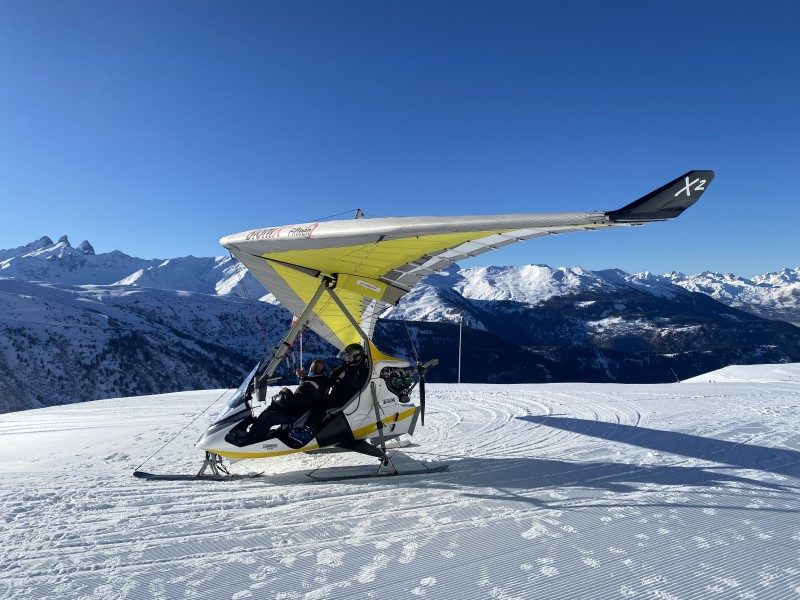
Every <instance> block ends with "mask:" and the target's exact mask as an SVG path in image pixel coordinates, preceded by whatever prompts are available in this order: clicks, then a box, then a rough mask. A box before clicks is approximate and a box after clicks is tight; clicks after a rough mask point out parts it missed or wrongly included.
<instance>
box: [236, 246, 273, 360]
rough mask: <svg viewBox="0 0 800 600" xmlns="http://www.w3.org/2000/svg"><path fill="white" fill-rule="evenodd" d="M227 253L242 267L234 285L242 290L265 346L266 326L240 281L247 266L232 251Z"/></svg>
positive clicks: (267, 342) (267, 338)
mask: <svg viewBox="0 0 800 600" xmlns="http://www.w3.org/2000/svg"><path fill="white" fill-rule="evenodd" d="M228 254H229V255H230V257H231V260H234V261H236V263H237V264H239V265H241V267H242V268H243V269H244V274H243V275H242V276H241V277H240V278H239V280H238V281H237V282H236V287H239V288H241V290H242V292H243V294H244V297H245V299H246V300H247V301H248V302H247V306H248V308H249V309H250V313H251V315H252V316H253V319H254V320H255V322H256V324H257V325H258V328H259V329H260V330H261V335H262V341H263V342H264V345H265V346H268V345H269V335H268V333H267V328H266V327H265V326H264V323H262V322H261V319H260V318H259V316H258V312H257V311H256V310H255V308H254V307H253V305H252V304H251V302H252V301H253V300H252V298H250V293H249V292H248V291H247V286H246V285H244V283H242V282H243V281H244V278H245V277H246V276H247V273H248V271H247V267H245V266H244V263H242V261H240V260H239V259H238V258H236V257H235V256H234V255H233V253H232V252H228Z"/></svg>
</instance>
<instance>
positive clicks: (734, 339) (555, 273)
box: [0, 236, 800, 412]
mask: <svg viewBox="0 0 800 600" xmlns="http://www.w3.org/2000/svg"><path fill="white" fill-rule="evenodd" d="M0 257H2V259H1V260H0V412H3V411H8V410H17V409H21V408H29V407H35V406H42V405H51V404H63V403H69V402H74V401H77V400H79V399H89V398H99V397H111V396H119V395H132V394H141V393H158V392H167V391H176V390H183V389H195V388H198V387H224V386H229V385H234V384H236V383H237V382H238V380H239V378H240V377H241V376H242V375H243V373H244V372H245V371H246V370H248V368H249V367H250V366H251V365H252V364H253V363H254V362H255V360H257V359H258V358H260V357H261V356H262V355H263V353H264V352H265V350H267V349H268V348H269V347H270V346H271V345H272V344H274V343H275V341H276V340H277V338H278V336H279V335H280V334H281V333H282V332H283V330H284V329H285V326H286V324H287V322H288V319H289V315H288V313H287V312H286V311H285V310H284V309H283V308H282V307H281V306H280V305H279V304H276V303H275V302H274V298H273V297H272V296H271V294H268V293H267V294H265V290H264V289H263V287H262V286H261V284H260V283H259V282H257V281H256V280H255V279H254V278H253V277H252V275H250V274H249V273H248V272H246V271H245V270H244V269H243V268H242V267H241V265H240V264H238V263H237V262H235V261H233V260H232V259H231V258H228V257H216V258H196V257H191V256H189V257H183V258H176V259H169V260H161V259H155V260H145V259H139V258H135V257H131V256H129V255H127V254H124V253H122V252H117V251H115V252H109V253H106V254H96V253H95V252H94V250H93V248H92V246H91V244H90V243H89V242H83V243H82V244H80V245H79V246H78V247H77V248H73V247H72V245H71V244H70V242H69V240H68V239H67V238H66V236H64V237H62V238H60V239H59V240H58V242H56V243H53V242H52V240H51V239H50V238H47V237H44V238H41V239H39V240H36V241H35V242H32V243H30V244H27V245H25V246H22V247H20V248H15V249H11V250H2V251H0ZM796 279H797V278H796V273H795V272H791V271H788V270H787V271H785V272H783V273H781V274H773V275H770V276H764V277H763V279H762V280H758V281H756V279H755V278H754V280H753V281H754V282H756V283H757V284H759V285H761V286H762V287H764V288H765V289H766V286H770V289H773V290H778V289H785V290H788V292H787V293H786V294H784V295H781V294H778V293H777V292H776V293H775V294H773V296H772V297H777V298H783V297H784V296H785V297H788V298H792V297H793V296H792V294H791V292H792V290H794V289H795V288H794V287H793V286H795V285H796ZM682 281H683V280H682V279H680V278H678V277H676V276H675V274H672V275H670V276H657V275H652V274H649V273H641V274H637V275H630V274H628V273H625V272H624V271H620V270H606V271H588V270H585V269H580V268H551V267H547V266H543V265H528V266H525V267H482V268H474V269H463V270H462V269H459V268H458V267H453V268H451V269H450V270H448V271H445V272H442V273H438V274H435V275H432V276H430V277H429V278H428V279H426V280H425V282H423V283H422V284H420V285H419V286H417V287H416V288H415V289H414V290H413V291H412V292H411V293H410V294H408V295H407V296H406V297H404V298H403V299H402V300H401V302H400V304H399V305H398V306H396V307H393V308H391V309H390V310H389V311H387V313H386V314H385V315H384V317H385V318H384V319H383V320H382V321H380V322H379V326H378V328H377V330H376V340H377V341H378V344H379V346H380V347H382V348H384V349H386V350H388V351H390V352H392V353H394V354H396V355H399V356H407V357H412V356H414V355H415V354H416V353H417V352H419V353H420V354H421V356H423V357H430V358H432V357H437V358H440V359H441V363H440V365H439V366H438V367H437V368H436V369H434V370H433V371H432V372H431V373H430V380H431V381H444V382H446V381H454V380H455V378H456V373H457V365H458V356H457V350H456V349H457V340H458V326H457V322H458V321H459V320H461V319H463V321H464V324H465V325H466V326H467V329H465V331H464V333H463V338H464V346H465V352H464V356H463V367H464V369H463V380H465V381H472V382H486V381H492V382H505V383H515V382H532V381H618V382H654V381H670V380H674V379H675V378H676V377H678V378H685V377H691V376H693V375H697V374H699V373H703V372H705V371H709V370H713V369H716V368H719V367H722V366H725V365H728V364H742V363H754V362H760V363H764V362H771V363H778V362H791V361H798V360H800V330H798V328H797V327H794V326H792V325H789V324H788V323H781V322H777V321H768V320H764V319H762V318H759V317H758V316H755V315H754V314H751V312H745V311H743V310H741V309H737V308H733V307H729V306H726V305H725V304H722V303H720V302H718V301H716V300H715V299H713V298H712V297H710V296H709V295H706V294H703V293H695V292H693V291H691V290H689V289H687V287H685V286H682V285H678V283H681V282H682ZM782 286H783V287H782ZM258 298H260V299H261V300H262V301H260V302H259V301H257V300H256V299H258ZM752 312H755V311H752ZM396 319H405V320H409V321H412V322H411V323H410V324H409V326H408V327H406V326H405V325H404V324H403V323H401V322H400V321H397V320H396ZM409 335H410V337H411V339H413V340H414V343H413V345H412V343H411V342H410V340H409ZM305 347H306V350H307V352H308V353H309V355H310V354H317V355H320V356H322V357H323V358H332V357H333V354H334V351H333V348H332V347H331V346H329V345H327V344H325V343H324V342H323V341H322V340H320V339H319V338H316V336H313V335H308V336H306V343H305Z"/></svg>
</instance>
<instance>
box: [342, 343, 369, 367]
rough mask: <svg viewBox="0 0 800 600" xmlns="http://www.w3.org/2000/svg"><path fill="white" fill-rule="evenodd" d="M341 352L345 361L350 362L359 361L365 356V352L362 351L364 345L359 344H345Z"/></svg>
mask: <svg viewBox="0 0 800 600" xmlns="http://www.w3.org/2000/svg"><path fill="white" fill-rule="evenodd" d="M342 352H343V353H344V359H345V361H347V362H348V363H351V364H354V363H360V362H361V361H362V360H364V359H365V358H366V357H367V355H366V353H365V352H364V346H362V345H361V344H356V343H353V344H347V346H345V347H344V350H342Z"/></svg>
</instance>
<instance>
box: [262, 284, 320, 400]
mask: <svg viewBox="0 0 800 600" xmlns="http://www.w3.org/2000/svg"><path fill="white" fill-rule="evenodd" d="M330 281H331V280H330V278H328V277H323V278H322V280H321V281H320V282H319V287H318V288H317V291H315V292H314V295H313V296H312V297H311V300H310V301H309V303H308V304H307V305H306V307H305V308H304V309H303V312H302V313H300V316H299V317H298V318H297V321H296V322H295V324H294V325H292V327H291V328H290V329H289V331H287V332H286V335H285V336H283V339H282V340H281V341H280V342H279V343H278V345H277V346H276V347H275V350H274V352H273V353H272V360H270V361H269V363H266V364H265V361H266V357H264V360H263V361H262V362H261V364H260V365H259V366H258V369H256V374H255V376H254V377H253V385H254V388H255V390H257V394H256V395H257V397H258V400H259V401H260V402H263V401H264V400H265V398H266V395H267V385H268V384H269V378H270V377H272V374H273V373H275V369H277V368H278V365H279V364H280V363H281V361H282V360H283V359H284V357H285V356H286V355H287V354H288V353H289V350H290V349H291V347H292V344H293V343H294V340H295V338H296V337H297V336H298V335H299V334H300V332H301V331H302V329H303V327H304V326H305V324H306V323H308V322H309V321H310V320H311V315H312V314H313V312H314V307H315V306H316V305H317V303H318V302H319V299H320V298H321V297H322V292H324V291H325V289H326V288H327V287H328V283H329V282H330Z"/></svg>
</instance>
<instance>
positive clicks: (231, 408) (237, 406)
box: [212, 365, 258, 425]
mask: <svg viewBox="0 0 800 600" xmlns="http://www.w3.org/2000/svg"><path fill="white" fill-rule="evenodd" d="M256 369H258V365H256V366H255V368H253V370H252V371H250V374H249V375H248V376H247V377H245V379H244V381H243V382H242V385H240V386H239V389H237V390H236V391H235V392H234V393H233V395H232V396H231V397H230V400H228V404H226V405H225V408H223V409H222V412H220V413H219V415H217V418H216V419H214V422H213V423H212V425H213V424H215V423H219V422H220V421H223V420H224V419H226V418H227V417H229V416H230V415H232V414H235V413H237V412H240V411H241V410H242V409H244V408H245V394H246V392H247V386H248V385H250V381H251V380H252V379H253V377H254V376H255V374H256Z"/></svg>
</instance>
